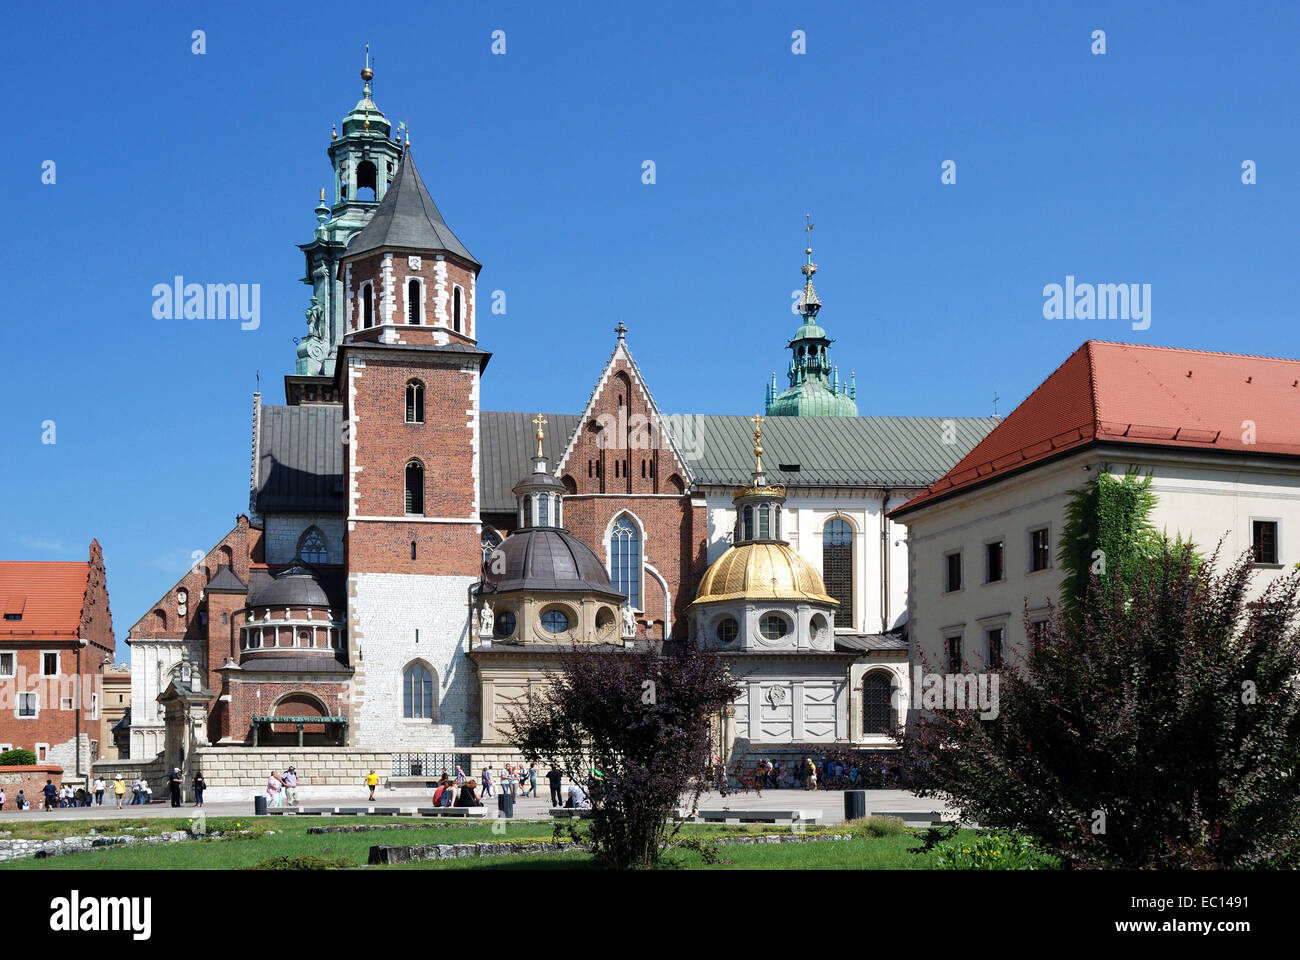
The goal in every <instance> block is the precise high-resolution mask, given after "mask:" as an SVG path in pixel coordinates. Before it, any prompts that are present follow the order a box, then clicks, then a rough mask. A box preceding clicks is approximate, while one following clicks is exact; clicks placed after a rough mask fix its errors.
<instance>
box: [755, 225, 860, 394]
mask: <svg viewBox="0 0 1300 960" xmlns="http://www.w3.org/2000/svg"><path fill="white" fill-rule="evenodd" d="M812 229H813V225H812V222H811V218H809V222H808V223H807V225H806V226H805V227H804V232H805V233H809V232H811V231H812ZM804 256H805V257H806V260H805V262H804V265H803V266H802V267H801V268H800V270H801V272H802V273H803V275H804V287H803V294H802V295H801V296H800V297H799V314H800V316H802V317H803V323H802V324H800V326H799V329H797V330H796V331H795V332H794V337H793V338H792V339H791V340H790V342H789V343H788V344H787V346H788V347H789V348H790V354H791V358H790V365H789V367H788V369H787V376H788V378H789V381H790V387H789V389H788V390H786V391H784V392H783V393H781V394H779V395H778V394H777V392H776V375H775V374H773V375H772V383H771V385H769V386H767V387H766V391H765V392H766V394H767V396H766V404H765V406H766V413H767V415H768V416H769V417H856V416H857V415H858V404H857V384H856V379H855V382H854V383H852V384H850V385H847V387H846V385H844V384H841V383H840V379H839V371H838V368H836V367H835V366H834V364H832V363H831V355H830V345H831V344H832V343H834V342H835V341H834V340H832V339H830V338H829V337H828V336H826V331H825V330H824V329H823V328H822V327H821V326H819V325H818V323H817V314H818V313H819V312H820V311H821V308H822V302H821V300H820V299H818V297H817V291H816V290H815V289H814V288H813V274H815V273H816V272H817V264H815V263H813V261H812V244H811V241H810V242H809V244H808V246H807V247H806V248H805V249H804Z"/></svg>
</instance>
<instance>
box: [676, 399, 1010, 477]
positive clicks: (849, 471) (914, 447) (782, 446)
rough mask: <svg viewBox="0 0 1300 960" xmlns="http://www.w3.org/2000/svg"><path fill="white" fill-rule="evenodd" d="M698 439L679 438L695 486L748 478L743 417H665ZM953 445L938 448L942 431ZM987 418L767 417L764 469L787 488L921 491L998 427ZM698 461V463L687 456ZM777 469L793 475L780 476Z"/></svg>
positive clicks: (750, 454)
mask: <svg viewBox="0 0 1300 960" xmlns="http://www.w3.org/2000/svg"><path fill="white" fill-rule="evenodd" d="M667 420H668V422H669V423H670V424H672V423H678V422H682V421H691V422H692V423H694V424H697V426H695V428H694V431H695V433H697V434H698V436H691V437H678V438H677V440H678V446H679V448H680V449H681V450H682V452H683V454H684V455H685V456H686V457H687V462H688V463H689V464H690V468H691V470H692V472H693V473H694V475H695V481H696V483H700V484H721V485H727V486H730V485H738V484H747V483H749V481H750V477H751V474H752V473H753V472H754V424H753V423H752V422H751V421H750V419H749V418H748V417H743V416H717V415H709V414H705V415H702V416H699V417H692V416H690V415H687V416H685V417H681V418H678V417H669V418H667ZM949 422H951V423H952V424H953V426H954V427H955V442H954V443H944V442H943V438H944V431H945V428H946V425H947V424H948V423H949ZM997 423H998V420H997V419H996V418H993V417H768V418H767V419H766V420H764V421H763V466H764V467H765V468H766V470H767V478H768V482H770V483H784V484H787V485H790V486H804V485H808V486H850V487H859V486H862V487H927V486H929V485H930V484H932V483H934V481H935V480H937V479H938V478H939V477H942V476H943V475H944V474H945V473H947V472H948V470H949V469H951V467H952V465H953V464H954V463H956V462H957V461H958V460H960V459H961V458H962V457H964V456H965V455H966V453H967V452H968V451H970V450H971V448H972V447H974V446H975V444H977V443H978V442H979V441H980V440H982V439H983V438H984V435H985V434H987V433H988V432H989V431H990V430H992V429H993V427H994V426H996V425H997ZM692 454H697V456H694V457H693V456H692ZM783 465H789V466H794V465H797V466H798V467H799V470H798V471H794V470H789V471H787V470H782V469H781V467H782V466H783Z"/></svg>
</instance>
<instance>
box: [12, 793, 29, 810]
mask: <svg viewBox="0 0 1300 960" xmlns="http://www.w3.org/2000/svg"><path fill="white" fill-rule="evenodd" d="M14 804H15V805H16V806H17V807H18V809H19V810H26V809H27V797H25V796H24V795H23V792H22V791H21V790H19V791H18V796H16V797H14Z"/></svg>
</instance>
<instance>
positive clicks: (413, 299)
mask: <svg viewBox="0 0 1300 960" xmlns="http://www.w3.org/2000/svg"><path fill="white" fill-rule="evenodd" d="M420 299H421V298H420V281H419V280H411V281H410V282H409V283H407V285H406V322H407V323H419V322H420Z"/></svg>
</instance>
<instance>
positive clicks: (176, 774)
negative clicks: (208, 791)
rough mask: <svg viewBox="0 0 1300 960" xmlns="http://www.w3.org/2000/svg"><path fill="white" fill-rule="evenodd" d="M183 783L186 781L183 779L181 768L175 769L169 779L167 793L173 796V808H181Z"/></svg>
mask: <svg viewBox="0 0 1300 960" xmlns="http://www.w3.org/2000/svg"><path fill="white" fill-rule="evenodd" d="M182 783H184V781H183V780H182V779H181V768H180V767H173V768H172V772H171V775H170V776H169V777H168V778H167V792H168V793H170V794H171V798H172V806H173V807H179V806H180V805H181V784H182Z"/></svg>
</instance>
